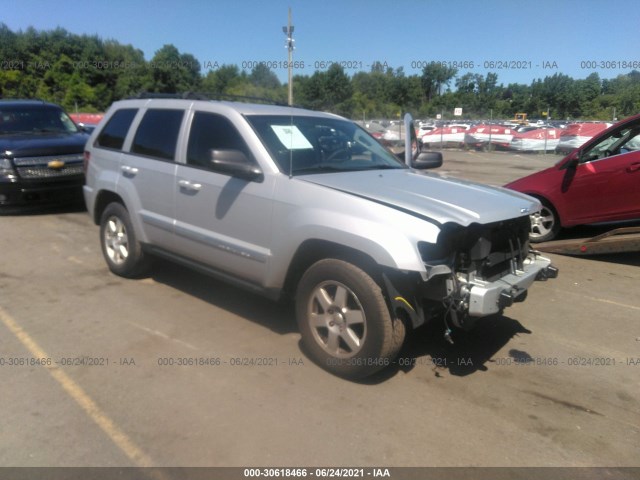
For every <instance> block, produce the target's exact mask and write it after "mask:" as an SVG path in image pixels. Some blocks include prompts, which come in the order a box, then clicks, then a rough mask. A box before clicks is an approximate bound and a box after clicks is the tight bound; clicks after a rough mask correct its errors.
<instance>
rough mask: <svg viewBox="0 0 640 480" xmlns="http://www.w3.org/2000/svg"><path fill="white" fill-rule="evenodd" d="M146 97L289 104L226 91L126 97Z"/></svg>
mask: <svg viewBox="0 0 640 480" xmlns="http://www.w3.org/2000/svg"><path fill="white" fill-rule="evenodd" d="M147 98H174V99H184V100H218V101H220V100H230V101H234V102H251V103H264V104H267V105H278V106H284V107H286V106H289V105H287V104H286V103H283V102H278V101H276V100H273V99H270V98H263V97H250V96H245V95H230V94H226V93H219V94H217V93H203V92H184V93H155V92H140V93H138V94H136V95H133V96H131V97H128V99H147Z"/></svg>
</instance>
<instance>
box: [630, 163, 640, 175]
mask: <svg viewBox="0 0 640 480" xmlns="http://www.w3.org/2000/svg"><path fill="white" fill-rule="evenodd" d="M638 170H640V162H634V163H632V164H631V165H629V166H628V167H627V172H629V173H631V172H637V171H638Z"/></svg>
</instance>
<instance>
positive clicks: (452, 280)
mask: <svg viewBox="0 0 640 480" xmlns="http://www.w3.org/2000/svg"><path fill="white" fill-rule="evenodd" d="M529 230H530V220H529V216H528V215H527V216H523V217H520V218H515V219H510V220H505V221H500V222H495V223H491V224H486V225H480V224H472V225H470V226H468V227H462V226H460V225H457V224H453V223H449V224H446V225H444V226H443V227H442V230H441V232H440V234H439V236H438V239H437V243H435V244H434V243H428V242H419V243H418V250H419V251H420V255H421V257H422V260H423V262H424V265H425V269H426V276H425V275H418V276H420V278H417V276H416V275H414V274H402V273H399V272H389V273H386V274H385V282H386V286H387V290H388V292H389V298H390V301H391V304H392V308H393V309H394V310H395V311H397V310H398V309H401V310H402V311H404V312H405V313H406V314H407V315H408V317H409V318H410V319H411V323H412V324H413V326H414V327H416V326H419V325H421V324H422V323H424V322H425V321H426V320H428V319H429V318H431V317H433V316H434V315H438V314H440V315H442V314H444V318H445V322H447V326H448V325H449V322H451V324H452V325H453V326H455V327H458V328H463V329H469V328H471V327H472V326H473V324H474V321H475V320H476V319H478V318H480V317H484V316H487V315H492V314H496V313H499V312H502V310H503V309H504V308H506V307H509V306H511V305H512V304H513V303H515V302H521V301H524V300H525V298H526V296H527V289H528V288H529V287H530V286H531V284H532V283H533V282H534V281H535V280H546V279H549V278H555V277H556V276H557V275H558V269H557V268H555V267H554V266H553V265H551V260H549V259H548V258H546V257H543V256H542V255H540V254H539V252H536V251H534V250H532V249H530V248H529ZM447 331H449V330H448V328H447ZM447 335H448V333H447Z"/></svg>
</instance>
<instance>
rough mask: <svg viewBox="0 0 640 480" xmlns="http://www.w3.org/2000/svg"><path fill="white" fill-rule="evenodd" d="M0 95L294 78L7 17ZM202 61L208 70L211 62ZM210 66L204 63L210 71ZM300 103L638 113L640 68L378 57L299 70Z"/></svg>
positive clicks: (232, 86)
mask: <svg viewBox="0 0 640 480" xmlns="http://www.w3.org/2000/svg"><path fill="white" fill-rule="evenodd" d="M0 62H1V64H0V97H1V98H40V99H43V100H47V101H52V102H55V103H58V104H60V105H62V106H63V107H64V108H65V109H67V110H68V111H83V112H102V111H105V110H106V109H107V108H108V107H109V105H111V103H112V102H114V101H116V100H119V99H122V98H126V97H129V96H132V95H135V94H137V93H139V92H143V91H144V92H156V93H181V92H188V91H191V92H202V93H205V94H209V95H212V96H220V95H238V96H250V97H260V98H266V99H270V100H272V101H275V102H281V103H286V101H287V85H286V84H282V83H281V82H280V80H279V79H278V77H277V75H276V74H275V73H274V72H273V71H271V70H270V69H269V68H268V67H267V66H266V65H264V64H261V63H259V62H257V63H256V65H255V66H254V68H253V69H252V70H251V71H250V72H247V71H245V70H241V69H240V68H239V67H238V66H237V65H229V64H223V65H217V64H214V65H206V64H201V63H200V62H199V61H198V60H197V59H196V58H195V57H194V56H193V55H191V54H189V53H181V52H180V51H179V50H178V49H177V48H176V47H175V46H173V45H165V46H163V47H162V48H160V49H159V50H158V51H157V52H155V54H154V56H153V58H152V59H151V60H150V61H147V60H145V58H144V54H143V52H142V51H141V50H139V49H136V48H135V47H133V46H131V45H122V44H120V43H119V42H117V41H115V40H103V39H101V38H99V37H98V36H96V35H77V34H73V33H70V32H68V31H66V30H65V29H62V28H57V29H55V30H48V31H39V30H36V29H34V28H32V27H30V28H28V29H26V30H24V31H18V32H13V31H11V30H10V29H9V28H8V27H7V26H6V25H5V24H0ZM203 67H204V68H203ZM203 70H204V71H203ZM292 83H293V95H294V103H295V104H296V105H299V106H302V107H306V108H312V109H316V110H325V111H331V112H335V113H338V114H340V115H344V116H347V117H351V118H355V119H360V118H389V119H391V118H397V117H398V115H399V114H400V112H407V111H409V112H411V113H412V114H413V115H414V116H417V117H420V118H426V117H431V118H433V117H435V116H436V115H437V114H439V113H444V117H445V118H448V117H451V116H452V113H453V109H454V108H457V107H462V108H463V111H464V116H465V117H466V118H483V119H486V118H489V117H493V118H512V117H513V115H514V114H515V113H516V112H525V113H527V114H528V115H529V117H530V118H544V117H545V116H546V114H547V113H548V114H549V116H550V117H551V118H553V119H563V120H564V119H584V120H611V119H612V117H613V116H614V115H615V116H617V117H618V118H622V117H625V116H629V115H632V114H635V113H638V112H640V72H638V71H637V70H633V71H631V72H630V73H628V74H624V75H619V76H617V77H616V78H613V79H601V78H600V76H599V75H598V73H591V74H590V75H589V76H587V77H586V78H585V79H573V78H571V77H569V76H567V75H564V74H561V73H555V74H553V75H551V76H547V77H545V78H544V79H536V80H533V81H532V82H531V84H530V85H525V84H519V83H510V84H508V85H504V84H499V83H498V75H497V73H493V72H489V73H487V74H486V75H481V74H478V73H473V72H461V71H459V70H458V69H455V68H450V67H448V66H446V65H443V64H439V63H432V64H428V65H427V66H425V67H424V69H423V70H422V72H421V73H420V74H413V75H407V74H405V72H404V70H403V68H402V67H400V68H395V69H394V68H392V67H391V66H389V65H387V64H386V63H384V62H374V64H373V65H372V67H371V69H370V71H368V72H364V71H360V72H357V73H355V74H353V75H351V76H349V75H347V73H346V72H345V71H344V69H343V68H342V67H341V66H340V65H339V64H331V65H330V66H329V67H328V68H327V69H326V70H323V71H315V72H314V73H313V74H311V75H294V77H293V82H292Z"/></svg>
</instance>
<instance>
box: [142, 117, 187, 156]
mask: <svg viewBox="0 0 640 480" xmlns="http://www.w3.org/2000/svg"><path fill="white" fill-rule="evenodd" d="M183 116H184V110H171V109H149V110H147V112H146V113H145V114H144V117H143V118H142V121H141V122H140V125H139V126H138V130H137V131H136V136H135V137H134V139H133V144H132V145H131V153H137V154H139V155H145V156H148V157H154V158H159V159H162V160H171V161H173V160H174V159H175V155H176V145H177V143H178V134H179V133H180V125H181V124H182V117H183Z"/></svg>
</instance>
